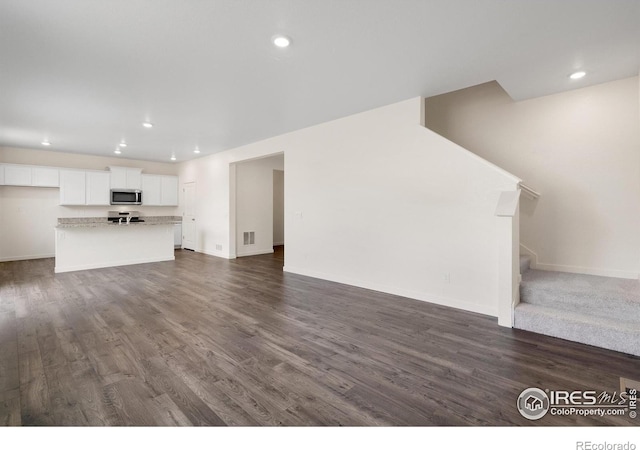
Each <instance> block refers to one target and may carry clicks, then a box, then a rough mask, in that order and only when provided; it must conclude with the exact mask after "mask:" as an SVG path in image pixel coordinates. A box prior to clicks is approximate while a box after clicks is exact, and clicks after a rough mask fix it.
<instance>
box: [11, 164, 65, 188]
mask: <svg viewBox="0 0 640 450" xmlns="http://www.w3.org/2000/svg"><path fill="white" fill-rule="evenodd" d="M59 171H60V170H59V169H58V168H57V167H42V166H27V165H22V164H3V165H1V166H0V185H3V184H4V185H8V186H36V187H58V186H59V185H60V184H59V183H58V173H59Z"/></svg>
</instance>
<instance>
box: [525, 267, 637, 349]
mask: <svg viewBox="0 0 640 450" xmlns="http://www.w3.org/2000/svg"><path fill="white" fill-rule="evenodd" d="M530 265H531V259H530V258H529V257H528V256H521V257H520V273H521V274H522V282H521V284H520V302H521V303H520V304H519V305H518V306H516V308H515V312H514V313H515V317H514V321H515V323H514V327H515V328H519V329H521V330H527V331H533V332H535V333H540V334H546V335H548V336H554V337H558V338H562V339H567V340H570V341H575V342H582V343H584V344H589V345H594V346H596V347H602V348H607V349H610V350H615V351H619V352H623V353H629V354H632V355H636V356H640V282H638V281H637V280H625V279H620V278H609V277H600V276H593V275H581V274H573V273H562V272H551V271H543V270H533V269H530Z"/></svg>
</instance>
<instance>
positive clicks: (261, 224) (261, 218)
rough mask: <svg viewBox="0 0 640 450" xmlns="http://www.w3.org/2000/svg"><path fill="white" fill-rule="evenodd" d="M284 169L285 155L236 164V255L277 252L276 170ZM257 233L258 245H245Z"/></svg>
mask: <svg viewBox="0 0 640 450" xmlns="http://www.w3.org/2000/svg"><path fill="white" fill-rule="evenodd" d="M274 169H278V170H284V156H283V155H279V156H273V157H269V158H261V159H257V160H253V161H248V162H242V163H238V164H237V165H236V256H249V255H260V254H264V253H273V208H274V203H273V171H274ZM245 231H247V232H249V231H253V232H254V233H255V243H254V244H253V245H244V241H243V233H244V232H245Z"/></svg>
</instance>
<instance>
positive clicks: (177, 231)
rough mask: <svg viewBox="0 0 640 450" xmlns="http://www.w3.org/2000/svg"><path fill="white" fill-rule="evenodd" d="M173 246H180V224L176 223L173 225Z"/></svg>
mask: <svg viewBox="0 0 640 450" xmlns="http://www.w3.org/2000/svg"><path fill="white" fill-rule="evenodd" d="M173 246H174V247H175V248H180V247H182V224H181V223H176V224H175V225H174V226H173Z"/></svg>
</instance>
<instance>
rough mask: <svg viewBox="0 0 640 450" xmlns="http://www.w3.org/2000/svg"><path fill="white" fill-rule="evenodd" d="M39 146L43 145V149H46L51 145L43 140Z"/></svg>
mask: <svg viewBox="0 0 640 450" xmlns="http://www.w3.org/2000/svg"><path fill="white" fill-rule="evenodd" d="M41 144H42V145H44V146H45V147H48V146H50V145H51V142H49V141H47V140H44V141H42V142H41Z"/></svg>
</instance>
